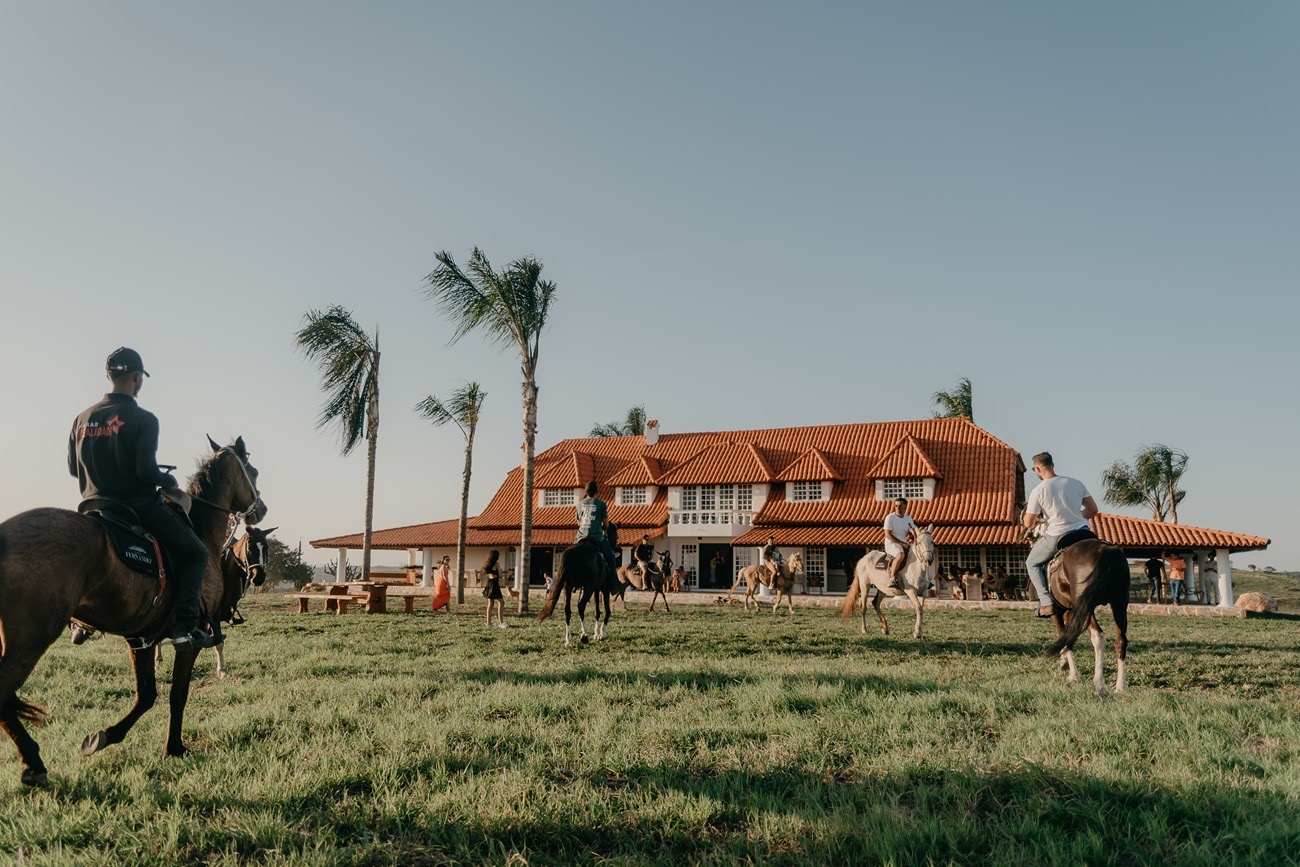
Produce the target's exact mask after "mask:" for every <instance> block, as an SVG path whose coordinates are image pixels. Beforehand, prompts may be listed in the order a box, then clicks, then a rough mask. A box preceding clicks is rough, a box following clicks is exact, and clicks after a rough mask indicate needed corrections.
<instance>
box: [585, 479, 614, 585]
mask: <svg viewBox="0 0 1300 867" xmlns="http://www.w3.org/2000/svg"><path fill="white" fill-rule="evenodd" d="M597 490H598V489H597V487H596V483H595V482H587V496H585V497H583V498H582V500H581V501H579V503H578V509H577V512H576V514H575V517H576V518H577V521H578V538H577V540H576V541H578V542H581V541H582V540H583V539H590V540H591V541H592V542H594V543H595V544H596V547H597V548H599V549H600V553H601V554H602V555H603V556H604V557H605V562H606V563H607V564H609V571H610V572H611V573H612V572H613V571H614V569H615V568H616V567H615V558H614V549H613V548H612V547H611V546H610V544H609V539H607V538H605V522H606V521H607V520H608V519H609V507H608V506H606V505H605V501H604V500H602V499H600V498H599V497H597V496H596V491H597Z"/></svg>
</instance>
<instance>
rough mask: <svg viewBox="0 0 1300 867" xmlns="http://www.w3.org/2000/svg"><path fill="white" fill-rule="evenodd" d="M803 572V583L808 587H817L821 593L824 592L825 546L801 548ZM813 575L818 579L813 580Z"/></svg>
mask: <svg viewBox="0 0 1300 867" xmlns="http://www.w3.org/2000/svg"><path fill="white" fill-rule="evenodd" d="M803 572H804V583H805V584H806V585H807V586H808V587H814V586H815V587H818V588H819V589H820V590H821V592H822V593H825V592H826V549H825V548H804V549H803ZM813 576H816V577H817V578H818V580H816V581H814V580H813Z"/></svg>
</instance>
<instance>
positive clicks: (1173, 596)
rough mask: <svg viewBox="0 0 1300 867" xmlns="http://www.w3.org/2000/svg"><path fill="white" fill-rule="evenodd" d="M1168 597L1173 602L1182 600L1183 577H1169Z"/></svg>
mask: <svg viewBox="0 0 1300 867" xmlns="http://www.w3.org/2000/svg"><path fill="white" fill-rule="evenodd" d="M1169 598H1170V600H1172V601H1173V602H1175V603H1178V602H1182V601H1183V579H1182V578H1170V579H1169Z"/></svg>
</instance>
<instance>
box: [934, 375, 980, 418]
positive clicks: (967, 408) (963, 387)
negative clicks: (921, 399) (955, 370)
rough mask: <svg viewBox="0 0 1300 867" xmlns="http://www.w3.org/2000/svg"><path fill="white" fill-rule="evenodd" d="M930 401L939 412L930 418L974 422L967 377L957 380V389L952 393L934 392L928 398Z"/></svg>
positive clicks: (972, 403)
mask: <svg viewBox="0 0 1300 867" xmlns="http://www.w3.org/2000/svg"><path fill="white" fill-rule="evenodd" d="M930 400H931V402H933V403H934V404H935V405H936V406H938V407H939V411H938V412H936V413H934V414H933V415H932V416H931V417H932V418H968V419H970V420H971V421H974V420H975V400H974V396H973V394H972V389H971V382H970V379H969V378H968V377H965V376H963V377H962V378H961V379H959V380H958V381H957V387H956V388H954V389H953V390H952V391H936V392H935V393H934V394H932V395H931V396H930Z"/></svg>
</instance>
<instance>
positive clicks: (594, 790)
mask: <svg viewBox="0 0 1300 867" xmlns="http://www.w3.org/2000/svg"><path fill="white" fill-rule="evenodd" d="M836 764H837V765H838V767H832V768H827V769H826V770H824V771H813V770H807V769H802V768H790V767H786V768H775V769H765V770H760V769H754V770H744V769H727V770H720V769H716V768H713V767H709V766H697V765H693V764H691V763H690V762H689V760H688V759H685V758H683V759H674V760H671V761H666V762H663V763H659V764H646V765H637V766H633V767H630V768H627V769H623V770H615V769H608V768H607V769H603V770H600V771H596V772H591V773H587V774H567V773H564V772H563V771H562V770H556V769H554V768H550V767H544V766H538V767H533V768H529V767H527V766H523V767H519V768H516V770H517V771H523V772H524V773H527V774H529V775H530V776H531V777H532V778H533V781H534V782H535V783H537V784H540V785H542V787H543V788H544V789H545V790H550V791H567V792H570V793H577V794H578V796H579V799H580V802H579V803H578V804H576V805H575V804H573V803H571V802H566V803H545V804H537V805H534V806H533V808H531V809H530V808H525V809H524V810H523V815H525V816H526V817H527V818H525V819H522V820H520V819H513V820H506V819H503V818H499V817H494V816H492V815H489V814H485V813H481V812H479V811H477V810H476V809H474V807H473V806H472V805H467V806H466V807H465V808H463V809H462V808H451V811H448V812H441V813H438V814H432V813H430V812H428V811H426V810H420V809H418V808H413V809H410V810H407V809H404V808H403V807H402V806H401V805H400V803H398V804H397V805H395V804H394V801H393V798H392V797H391V795H392V793H393V792H394V791H397V792H400V791H402V790H403V789H406V788H410V787H417V786H429V785H431V784H432V785H439V786H444V787H445V786H452V785H459V784H463V783H465V782H466V781H470V782H471V785H472V786H481V785H484V782H483V781H484V780H489V781H490V780H491V778H492V775H493V774H497V773H499V772H500V771H501V770H502V768H501V767H496V766H492V765H490V764H488V763H486V762H484V761H456V760H449V759H439V758H436V757H433V756H421V757H411V758H410V759H409V760H408V761H407V762H405V763H404V764H403V765H402V767H400V768H398V769H396V770H394V769H392V768H389V769H387V770H386V772H385V773H384V775H383V776H382V777H379V775H376V778H372V777H370V776H368V775H367V774H366V773H365V772H360V773H358V772H356V771H351V772H349V773H347V774H340V775H338V776H337V777H335V778H333V779H322V780H320V781H319V782H318V783H317V784H316V785H315V786H313V787H311V789H310V790H308V791H305V792H300V793H298V794H296V795H294V796H292V797H283V798H269V799H267V800H256V801H254V800H247V799H240V798H232V797H228V796H223V795H222V794H221V793H219V792H213V793H211V794H210V795H208V796H207V797H200V798H198V799H197V800H196V801H195V802H194V803H192V804H190V805H189V808H190V809H191V810H193V811H194V813H195V814H196V815H200V816H202V815H242V814H246V813H251V812H259V813H262V814H265V813H267V812H270V813H272V814H275V815H276V816H277V817H278V820H279V822H281V823H282V824H283V827H284V828H285V829H286V830H285V832H284V836H283V839H281V840H279V841H276V845H278V846H281V847H282V848H281V849H280V850H279V851H281V853H282V854H290V853H293V852H298V851H303V847H305V846H306V845H307V842H306V841H311V844H312V845H313V846H317V847H320V846H324V847H326V848H327V849H328V850H330V851H333V852H335V853H336V854H337V855H338V856H339V857H340V858H341V859H342V860H344V861H348V862H349V863H373V864H387V863H410V862H418V863H425V862H426V860H427V863H450V862H456V861H474V862H479V861H492V862H498V863H500V862H504V861H505V860H507V858H508V857H509V855H510V854H511V853H515V852H519V853H523V855H524V857H525V858H526V861H527V863H529V864H532V865H540V864H570V863H577V862H584V863H589V862H593V861H600V862H610V863H651V864H680V863H683V862H685V863H747V862H748V863H753V862H757V863H777V864H781V863H895V864H1049V863H1050V864H1082V863H1092V864H1116V863H1119V864H1170V863H1173V864H1178V865H1179V867H1189V865H1201V864H1206V865H1208V864H1226V863H1277V864H1282V863H1295V861H1294V859H1295V857H1296V855H1295V853H1296V852H1297V851H1300V827H1298V826H1296V825H1295V824H1294V823H1293V822H1292V821H1291V820H1290V818H1289V817H1290V816H1291V814H1292V812H1293V810H1294V804H1293V803H1292V802H1290V801H1289V800H1288V799H1287V798H1286V797H1285V796H1283V795H1281V794H1270V793H1261V792H1258V791H1249V792H1248V791H1242V790H1238V789H1234V788H1231V787H1229V786H1226V785H1221V784H1199V785H1196V786H1191V787H1187V788H1185V789H1177V790H1174V789H1163V788H1155V787H1153V786H1151V785H1148V784H1142V783H1128V782H1112V781H1105V780H1100V779H1096V778H1094V777H1091V776H1088V775H1086V774H1083V773H1077V772H1067V771H1061V770H1050V771H1049V770H1045V769H1042V768H1038V767H1035V766H1022V767H1018V768H1014V769H974V768H971V769H962V770H942V769H928V768H914V769H909V770H905V771H899V772H895V773H885V774H860V773H858V772H857V771H856V770H855V769H854V767H853V765H852V759H851V757H847V756H845V757H842V758H840V759H837V760H836ZM530 772H531V773H530ZM487 784H488V785H491V783H490V782H488V783H487ZM381 789H382V790H384V792H385V793H387V794H388V795H389V797H387V798H384V797H379V796H378V793H379V791H380V790H381ZM65 794H66V797H64V798H61V799H60V800H61V801H63V803H64V804H65V806H66V807H69V808H75V807H76V803H75V802H76V801H77V800H79V799H84V798H95V800H97V801H98V798H99V797H102V796H103V795H105V794H108V795H110V796H112V795H114V793H113V792H112V791H111V789H110V790H105V791H103V792H96V793H92V792H90V791H87V790H84V789H81V788H80V787H78V788H77V789H75V790H73V791H68V792H66V793H65ZM96 796H98V797H96ZM398 800H399V802H400V799H398ZM525 807H526V805H525ZM516 815H518V813H516ZM113 833H114V832H112V831H111V830H108V831H106V832H105V836H106V839H102V840H100V841H99V842H100V844H101V845H106V846H107V849H108V851H112V849H113V847H114V841H113V840H112V836H113ZM267 842H268V841H267V840H266V839H265V838H264V837H259V836H254V835H248V834H246V833H245V832H243V831H241V830H239V829H237V828H236V829H221V828H210V829H208V830H207V831H206V832H203V831H200V830H197V829H196V833H195V835H194V837H193V838H192V839H191V841H190V843H191V849H190V850H189V854H191V855H192V856H194V857H195V858H198V859H202V858H203V857H204V856H205V855H208V854H217V853H230V852H234V853H237V854H238V855H239V856H240V857H247V858H255V857H257V856H259V855H262V854H264V852H265V849H264V848H263V847H264V846H266V845H267Z"/></svg>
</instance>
